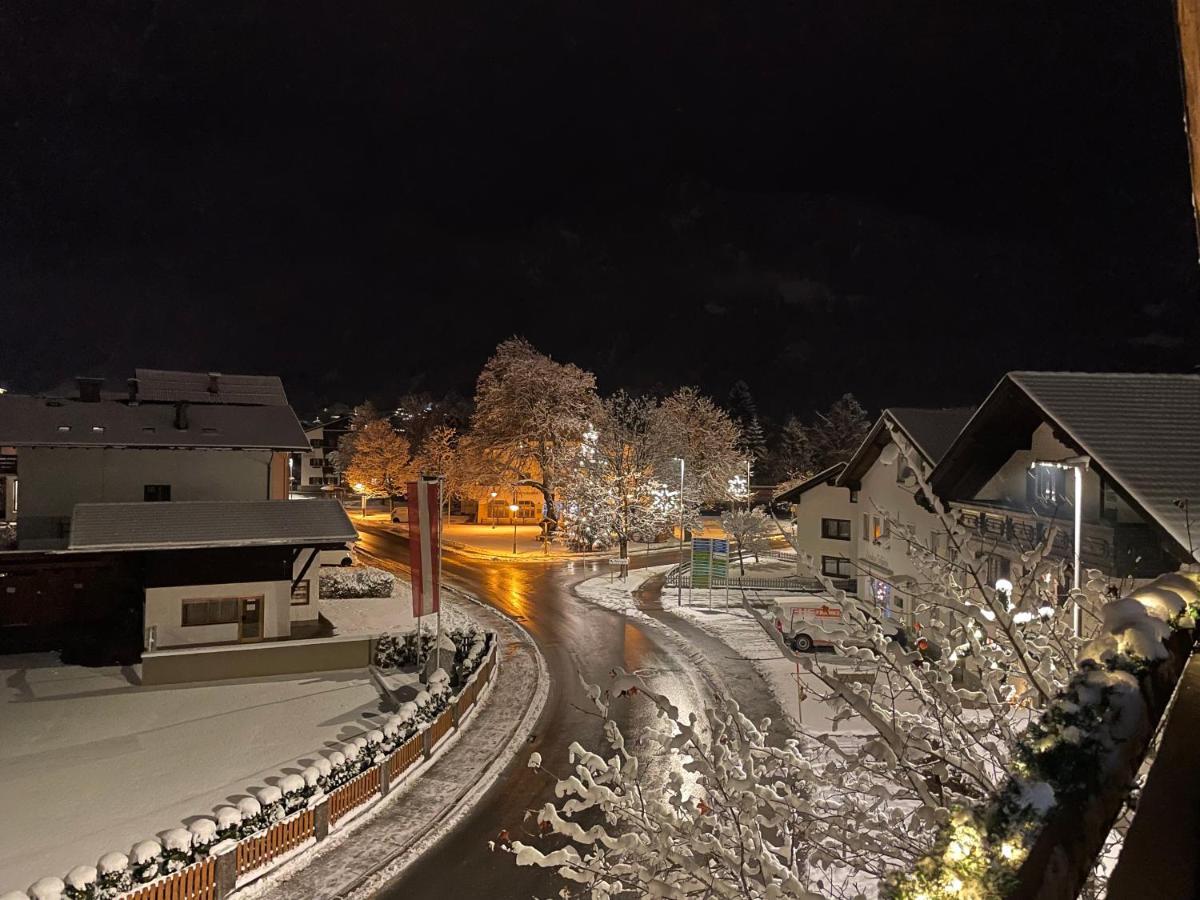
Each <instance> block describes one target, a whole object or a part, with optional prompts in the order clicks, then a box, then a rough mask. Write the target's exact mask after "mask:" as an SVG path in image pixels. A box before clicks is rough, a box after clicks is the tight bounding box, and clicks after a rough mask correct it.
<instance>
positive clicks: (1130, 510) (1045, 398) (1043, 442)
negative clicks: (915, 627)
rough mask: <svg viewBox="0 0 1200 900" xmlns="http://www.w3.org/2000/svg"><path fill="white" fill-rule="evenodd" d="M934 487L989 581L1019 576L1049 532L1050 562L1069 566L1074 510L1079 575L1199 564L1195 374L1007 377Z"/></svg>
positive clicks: (1199, 405)
mask: <svg viewBox="0 0 1200 900" xmlns="http://www.w3.org/2000/svg"><path fill="white" fill-rule="evenodd" d="M1076 472H1079V481H1078V489H1079V490H1078V494H1077V493H1076ZM930 485H931V487H932V488H933V491H934V493H936V494H937V495H938V496H939V497H941V498H942V499H943V500H945V501H946V502H948V503H949V504H950V505H951V506H952V507H953V508H955V509H957V510H958V511H959V515H960V520H961V521H962V522H963V523H964V524H966V525H967V526H968V527H969V528H970V529H972V530H973V532H974V533H975V535H976V537H977V540H976V543H977V545H978V546H979V548H980V552H981V553H986V554H988V557H989V561H990V562H989V569H990V570H989V573H988V575H989V578H990V579H996V578H1008V579H1010V580H1011V579H1012V578H1014V577H1015V576H1016V575H1019V574H1021V554H1022V552H1024V551H1026V550H1029V549H1031V548H1032V547H1035V546H1039V545H1040V544H1041V543H1043V542H1044V539H1045V538H1046V537H1047V536H1048V534H1049V531H1050V529H1051V528H1052V527H1055V528H1056V533H1055V539H1054V543H1053V546H1052V547H1051V549H1050V555H1051V556H1052V557H1058V558H1060V559H1064V560H1068V561H1069V560H1071V559H1073V557H1074V525H1075V514H1076V507H1077V505H1078V507H1079V518H1080V525H1081V528H1080V535H1081V547H1080V557H1081V562H1082V565H1083V566H1084V567H1086V568H1095V569H1099V570H1100V571H1102V572H1103V573H1104V574H1105V575H1107V576H1109V577H1110V578H1112V579H1113V580H1123V579H1135V580H1136V579H1143V578H1152V577H1154V576H1156V575H1159V574H1162V573H1163V572H1169V571H1174V570H1175V569H1177V568H1178V567H1179V566H1180V565H1181V564H1185V563H1194V562H1196V561H1197V548H1198V547H1200V527H1197V526H1198V524H1200V523H1197V522H1196V516H1197V513H1198V512H1200V375H1143V374H1124V373H1119V374H1118V373H1082V372H1010V373H1009V374H1008V375H1006V376H1005V377H1004V378H1003V379H1002V380H1001V381H1000V383H999V384H998V385H997V386H996V387H995V389H994V390H993V391H992V392H991V394H990V395H989V396H988V398H987V399H986V400H985V401H984V403H983V405H982V406H980V407H979V410H978V411H977V412H976V413H975V414H974V416H972V418H971V420H970V421H969V422H968V423H967V424H966V425H965V427H964V428H963V430H962V432H961V433H960V434H959V435H958V436H957V438H956V439H955V440H954V442H953V443H952V444H951V445H950V446H949V448H948V449H947V451H946V453H945V455H944V456H943V457H942V459H941V460H940V461H939V462H938V465H937V467H936V468H935V470H934V471H933V474H932V476H931V480H930ZM1057 587H1058V588H1059V589H1060V590H1065V588H1066V587H1067V585H1057Z"/></svg>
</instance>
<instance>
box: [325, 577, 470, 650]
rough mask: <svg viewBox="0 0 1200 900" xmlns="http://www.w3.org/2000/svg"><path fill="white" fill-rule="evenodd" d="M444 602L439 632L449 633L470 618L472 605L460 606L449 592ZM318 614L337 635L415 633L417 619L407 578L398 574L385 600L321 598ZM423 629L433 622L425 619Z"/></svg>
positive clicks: (430, 626)
mask: <svg viewBox="0 0 1200 900" xmlns="http://www.w3.org/2000/svg"><path fill="white" fill-rule="evenodd" d="M338 571H339V572H349V571H353V569H339V570H338ZM442 597H443V599H444V600H446V602H445V603H443V605H442V629H443V630H445V631H449V630H450V629H452V628H457V627H459V626H460V625H465V624H466V623H467V621H468V620H469V619H470V616H469V615H468V609H473V608H474V607H473V605H470V604H463V603H461V602H459V601H457V600H452V599H451V598H450V597H449V594H448V592H447V593H443V594H442ZM321 615H322V616H324V617H325V618H326V619H327V620H328V621H329V623H330V624H331V625H333V631H334V634H336V635H339V636H341V635H355V634H370V635H376V634H384V633H389V634H397V633H403V632H406V631H415V630H416V627H417V620H416V618H414V616H413V614H412V585H411V584H410V583H409V580H408V576H407V575H403V574H398V575H396V576H395V581H394V582H393V586H392V593H391V595H390V596H388V597H353V598H329V597H322V598H321ZM421 624H422V627H424V628H432V627H433V621H432V620H431V619H428V618H427V619H425V620H424V621H422V623H421Z"/></svg>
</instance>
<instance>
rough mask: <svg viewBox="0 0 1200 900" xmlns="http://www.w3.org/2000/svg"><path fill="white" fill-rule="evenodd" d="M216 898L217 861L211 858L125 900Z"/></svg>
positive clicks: (147, 886)
mask: <svg viewBox="0 0 1200 900" xmlns="http://www.w3.org/2000/svg"><path fill="white" fill-rule="evenodd" d="M216 896H217V861H216V859H214V858H212V857H209V858H208V859H202V860H200V862H197V863H192V864H191V865H190V866H188V867H187V868H186V869H180V870H179V871H178V872H176V873H175V874H174V875H170V876H168V877H166V878H160V879H159V880H158V881H155V882H154V883H153V884H148V885H146V886H145V887H144V888H141V889H140V890H136V891H134V892H133V893H131V894H126V895H125V900H215V898H216Z"/></svg>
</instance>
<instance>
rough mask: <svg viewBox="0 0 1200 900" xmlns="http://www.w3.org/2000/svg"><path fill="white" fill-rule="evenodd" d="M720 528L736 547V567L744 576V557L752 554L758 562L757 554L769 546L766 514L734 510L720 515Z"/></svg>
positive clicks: (759, 510)
mask: <svg viewBox="0 0 1200 900" xmlns="http://www.w3.org/2000/svg"><path fill="white" fill-rule="evenodd" d="M721 527H722V528H724V529H725V533H726V534H727V535H729V536H730V537H731V538H732V539H733V540H734V541H736V542H737V546H738V566H739V568H740V569H741V573H742V574H743V575H745V574H746V556H747V555H748V554H754V561H755V562H758V554H759V552H760V551H762V550H766V549H767V548H768V547H769V546H770V540H769V538H770V535H771V534H772V531H773V529H772V527H771V522H770V519H769V518H768V517H767V514H766V513H764V512H763V511H762V510H761V509H749V510H746V509H734V510H730V511H729V512H727V513H723V514H722V515H721Z"/></svg>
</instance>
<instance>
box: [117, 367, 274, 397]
mask: <svg viewBox="0 0 1200 900" xmlns="http://www.w3.org/2000/svg"><path fill="white" fill-rule="evenodd" d="M134 374H135V375H136V376H137V394H138V399H139V400H145V401H149V402H151V403H155V402H161V403H177V402H179V401H181V400H185V401H187V402H188V403H240V404H249V405H252V406H287V405H288V401H287V395H286V394H285V393H284V392H283V382H282V381H281V380H280V379H279V376H278V375H225V374H223V373H220V372H171V371H167V370H164V369H135V370H134Z"/></svg>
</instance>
